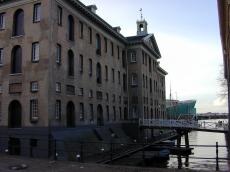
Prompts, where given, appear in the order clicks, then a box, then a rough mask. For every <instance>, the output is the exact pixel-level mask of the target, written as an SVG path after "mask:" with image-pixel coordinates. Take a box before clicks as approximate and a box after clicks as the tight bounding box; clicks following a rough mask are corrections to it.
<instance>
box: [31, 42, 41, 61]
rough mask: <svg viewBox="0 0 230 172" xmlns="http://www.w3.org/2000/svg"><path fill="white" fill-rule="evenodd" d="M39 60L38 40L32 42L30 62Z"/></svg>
mask: <svg viewBox="0 0 230 172" xmlns="http://www.w3.org/2000/svg"><path fill="white" fill-rule="evenodd" d="M38 61H39V42H34V43H33V44H32V62H38Z"/></svg>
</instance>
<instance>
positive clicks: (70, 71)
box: [68, 50, 74, 76]
mask: <svg viewBox="0 0 230 172" xmlns="http://www.w3.org/2000/svg"><path fill="white" fill-rule="evenodd" d="M68 76H74V54H73V51H72V50H69V51H68Z"/></svg>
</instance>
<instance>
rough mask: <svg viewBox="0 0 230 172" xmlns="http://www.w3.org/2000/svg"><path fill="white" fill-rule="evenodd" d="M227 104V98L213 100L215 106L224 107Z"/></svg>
mask: <svg viewBox="0 0 230 172" xmlns="http://www.w3.org/2000/svg"><path fill="white" fill-rule="evenodd" d="M226 105H227V98H220V97H219V98H217V99H215V100H214V101H213V106H217V107H222V106H226Z"/></svg>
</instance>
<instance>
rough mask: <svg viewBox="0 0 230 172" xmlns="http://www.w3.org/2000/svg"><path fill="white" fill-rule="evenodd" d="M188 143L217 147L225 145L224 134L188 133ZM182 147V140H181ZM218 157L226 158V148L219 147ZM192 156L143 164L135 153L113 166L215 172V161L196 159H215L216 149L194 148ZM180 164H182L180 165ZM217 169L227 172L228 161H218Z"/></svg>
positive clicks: (139, 154) (175, 157)
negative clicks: (217, 145) (212, 171)
mask: <svg viewBox="0 0 230 172" xmlns="http://www.w3.org/2000/svg"><path fill="white" fill-rule="evenodd" d="M219 120H221V121H226V120H222V119H218V120H205V121H207V122H214V121H219ZM189 141H190V145H209V146H211V145H213V146H215V144H216V142H218V144H219V145H226V141H225V134H222V133H210V132H200V131H193V132H191V133H189ZM182 145H184V138H182ZM218 150H219V157H220V158H227V156H228V152H227V148H226V147H220V148H219V149H218ZM192 153H193V154H192V155H189V156H188V157H182V159H181V161H179V158H178V156H177V155H170V159H169V160H165V161H156V160H154V161H151V162H148V163H146V162H144V161H143V160H141V155H142V154H141V153H140V152H139V153H137V154H134V155H132V156H131V157H129V158H128V159H125V160H124V159H122V160H119V161H117V162H115V163H114V164H120V165H136V166H148V167H160V168H173V169H178V168H186V169H195V170H207V171H211V170H216V160H215V159H197V157H199V158H215V157H216V148H215V147H194V149H193V151H192ZM180 162H182V163H180ZM219 169H220V170H221V171H229V167H228V161H227V160H219Z"/></svg>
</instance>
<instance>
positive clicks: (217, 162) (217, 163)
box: [216, 142, 219, 171]
mask: <svg viewBox="0 0 230 172" xmlns="http://www.w3.org/2000/svg"><path fill="white" fill-rule="evenodd" d="M216 171H219V157H218V142H216Z"/></svg>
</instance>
